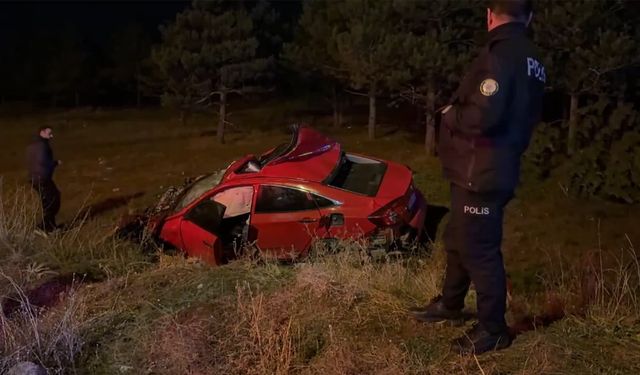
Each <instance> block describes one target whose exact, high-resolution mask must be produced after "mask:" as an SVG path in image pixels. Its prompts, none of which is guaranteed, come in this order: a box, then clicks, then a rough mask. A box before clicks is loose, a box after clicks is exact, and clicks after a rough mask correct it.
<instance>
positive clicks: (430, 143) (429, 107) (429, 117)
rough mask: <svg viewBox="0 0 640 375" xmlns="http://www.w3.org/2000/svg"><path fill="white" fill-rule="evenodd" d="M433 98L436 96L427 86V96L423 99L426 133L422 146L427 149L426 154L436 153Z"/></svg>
mask: <svg viewBox="0 0 640 375" xmlns="http://www.w3.org/2000/svg"><path fill="white" fill-rule="evenodd" d="M435 98H436V96H435V93H434V92H433V89H431V88H429V89H428V90H427V97H426V100H425V126H426V133H425V136H424V148H425V150H426V151H427V154H428V155H435V154H436V123H435V117H434V116H433V109H434V107H435V105H434V101H435Z"/></svg>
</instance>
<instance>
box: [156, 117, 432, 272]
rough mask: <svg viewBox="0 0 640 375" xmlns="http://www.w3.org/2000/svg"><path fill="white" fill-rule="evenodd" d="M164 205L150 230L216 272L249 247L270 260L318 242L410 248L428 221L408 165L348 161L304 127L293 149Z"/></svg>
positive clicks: (214, 177)
mask: <svg viewBox="0 0 640 375" xmlns="http://www.w3.org/2000/svg"><path fill="white" fill-rule="evenodd" d="M163 200H164V202H163ZM161 202H162V205H160V206H161V207H160V208H156V209H154V210H151V211H150V212H148V215H147V216H148V217H147V220H146V224H145V225H146V227H145V230H146V231H147V232H148V233H151V235H152V236H153V237H154V238H156V239H159V240H160V242H162V243H165V244H169V245H171V246H174V247H176V248H178V249H180V250H182V251H184V252H185V253H186V254H187V255H188V256H194V257H198V258H201V259H203V260H204V261H205V262H207V263H210V264H216V265H217V264H222V263H224V262H226V261H227V260H228V259H230V258H233V257H234V256H235V254H237V253H238V251H239V250H240V249H241V248H242V247H243V246H246V245H247V244H252V245H254V246H255V247H256V248H257V249H258V250H259V251H260V252H262V253H264V254H265V255H267V256H268V257H273V258H277V259H295V258H298V257H301V256H305V255H306V254H307V253H308V252H309V250H310V249H311V247H312V245H313V244H314V242H315V241H331V240H337V239H365V240H367V241H369V243H371V244H372V246H373V245H374V244H375V245H376V246H379V245H382V246H389V245H390V244H391V243H394V242H395V243H397V242H398V241H400V240H402V241H405V240H406V241H410V240H413V239H416V238H419V237H420V235H421V233H422V230H423V226H424V218H425V213H426V202H425V200H424V198H423V196H422V194H421V193H420V191H419V190H418V189H416V188H415V187H414V185H413V178H412V172H411V170H410V169H409V168H408V167H406V166H404V165H401V164H398V163H394V162H391V161H385V160H379V159H375V158H372V157H368V156H363V155H356V154H350V153H345V152H344V151H343V150H342V146H341V145H340V144H339V143H338V142H336V141H335V140H333V139H331V138H329V137H327V136H325V135H323V134H321V133H319V132H317V131H315V130H313V129H311V128H309V127H305V126H302V127H296V128H294V133H293V137H292V139H291V141H290V142H289V143H285V144H282V145H280V146H278V147H276V148H273V149H271V150H269V151H267V152H266V153H264V154H262V155H261V156H259V157H256V156H254V155H247V156H245V157H244V158H242V159H240V160H237V161H235V162H233V163H231V165H230V166H229V167H228V168H226V169H225V170H223V171H219V172H217V173H213V174H210V175H207V176H203V177H200V178H198V179H196V180H195V181H193V182H192V183H190V184H188V185H186V186H184V187H183V188H178V189H175V190H173V191H172V192H171V193H170V194H169V192H168V193H167V194H165V196H164V197H163V199H161Z"/></svg>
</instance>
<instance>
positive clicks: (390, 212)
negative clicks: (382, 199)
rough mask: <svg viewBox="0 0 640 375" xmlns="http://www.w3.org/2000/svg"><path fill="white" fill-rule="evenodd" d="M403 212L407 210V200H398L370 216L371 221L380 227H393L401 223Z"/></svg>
mask: <svg viewBox="0 0 640 375" xmlns="http://www.w3.org/2000/svg"><path fill="white" fill-rule="evenodd" d="M402 210H406V207H405V200H404V199H402V198H400V199H396V200H395V201H393V202H391V203H389V204H388V205H386V206H384V207H382V208H381V209H379V210H378V211H376V212H374V213H373V214H372V215H371V216H369V221H371V222H372V223H374V224H375V225H377V226H379V227H391V226H394V225H396V224H398V222H399V221H400V213H401V212H402Z"/></svg>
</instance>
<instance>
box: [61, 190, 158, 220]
mask: <svg viewBox="0 0 640 375" xmlns="http://www.w3.org/2000/svg"><path fill="white" fill-rule="evenodd" d="M144 193H145V192H144V191H139V192H136V193H133V194H126V195H120V196H116V197H109V198H106V199H104V200H101V201H99V202H96V203H94V204H92V205H90V206H87V207H85V208H83V209H82V210H80V212H79V213H78V216H77V217H78V218H80V219H83V220H89V219H93V218H95V217H97V216H100V215H102V214H104V213H106V212H109V211H113V210H115V209H118V208H120V207H124V206H126V205H127V204H129V202H131V201H132V200H134V199H136V198H140V197H141V196H143V195H144ZM83 220H80V221H79V222H82V221H83ZM79 222H76V221H73V222H71V223H69V224H66V225H64V228H65V229H69V228H72V227H74V226H78V225H79Z"/></svg>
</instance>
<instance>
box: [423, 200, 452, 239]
mask: <svg viewBox="0 0 640 375" xmlns="http://www.w3.org/2000/svg"><path fill="white" fill-rule="evenodd" d="M447 213H449V208H447V207H444V206H437V205H431V204H427V214H426V216H425V218H424V234H425V239H426V240H427V241H428V243H433V242H435V241H436V236H437V234H438V228H439V227H440V223H441V222H442V219H444V217H445V216H446V215H447Z"/></svg>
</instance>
